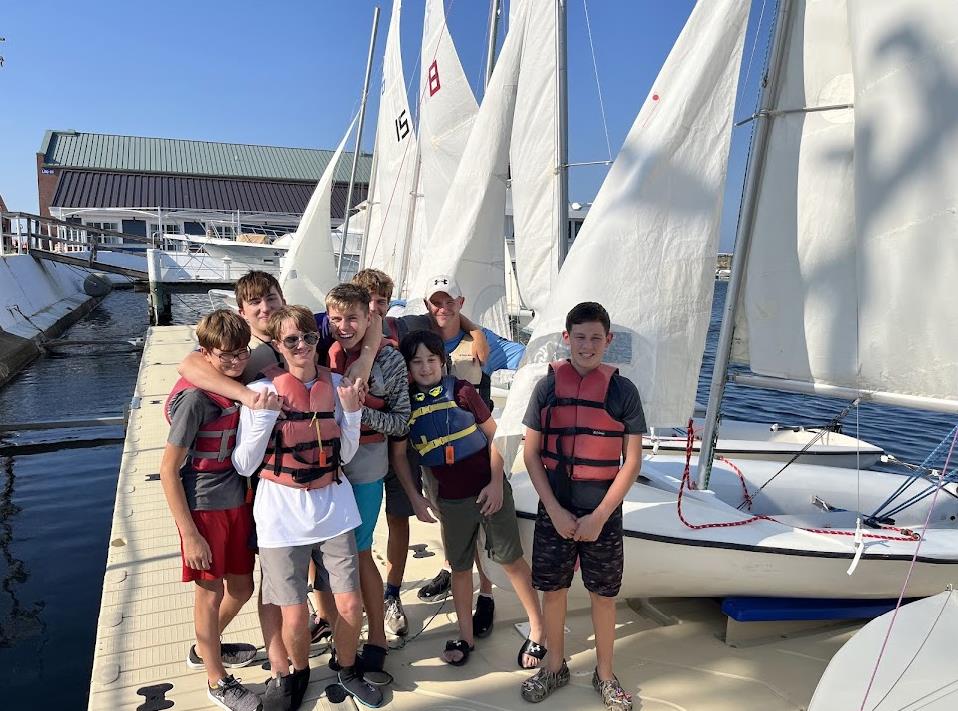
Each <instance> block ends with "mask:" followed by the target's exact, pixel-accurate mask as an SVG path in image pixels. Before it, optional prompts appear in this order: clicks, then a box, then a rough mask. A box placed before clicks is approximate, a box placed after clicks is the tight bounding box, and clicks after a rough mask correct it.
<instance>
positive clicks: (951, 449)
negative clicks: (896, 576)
mask: <svg viewBox="0 0 958 711" xmlns="http://www.w3.org/2000/svg"><path fill="white" fill-rule="evenodd" d="M952 432H953V435H952V437H951V446H949V448H948V456H947V457H946V458H945V466H944V467H943V468H942V472H943V473H947V471H948V465H949V464H950V463H951V455H952V453H953V452H954V451H955V442H956V440H958V425H956V426H955V428H954V429H953V430H952ZM936 449H937V447H936ZM944 482H945V477H944V476H942V478H941V480H940V481H939V482H938V486H937V488H936V489H935V496H934V498H933V499H932V501H931V506H929V507H928V513H927V514H926V515H925V525H924V526H923V527H922V530H928V524H929V523H930V522H931V514H932V512H933V511H934V510H935V503H937V501H938V492H940V491H941V489H942V488H943V487H944ZM922 540H923V539H919V540H918V543H917V544H916V545H915V551H914V553H912V556H911V563H910V564H909V566H908V573H907V574H906V575H905V582H904V583H903V584H902V586H901V592H900V593H898V602H897V603H896V604H895V611H894V612H893V613H892V616H891V620H890V621H889V622H888V629H887V630H886V631H885V639H884V641H882V645H881V650H879V652H878V658H877V659H875V666H874V668H873V669H872V673H871V677H870V678H869V679H868V686H867V687H865V696H864V698H862V704H861V706H860V707H859V711H864V710H865V704H866V703H867V702H868V695H869V694H870V693H871V690H872V685H873V684H874V683H875V677H876V676H877V675H878V667H879V666H880V665H881V660H882V657H883V656H884V655H885V649H886V648H887V647H888V640H889V639H890V638H891V631H892V629H893V628H894V627H895V620H896V619H897V618H898V611H899V610H900V609H901V603H902V600H904V598H905V591H906V590H907V589H908V583H909V582H910V581H911V574H912V573H913V572H914V570H915V562H916V561H917V560H918V552H919V551H920V550H921V543H922ZM886 695H887V694H886ZM882 698H884V697H882Z"/></svg>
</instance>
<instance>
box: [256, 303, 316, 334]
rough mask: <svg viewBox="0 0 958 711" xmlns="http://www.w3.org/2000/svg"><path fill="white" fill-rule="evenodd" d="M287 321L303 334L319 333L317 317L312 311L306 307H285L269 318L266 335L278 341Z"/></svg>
mask: <svg viewBox="0 0 958 711" xmlns="http://www.w3.org/2000/svg"><path fill="white" fill-rule="evenodd" d="M286 321H292V322H293V323H294V324H296V328H298V329H299V330H300V331H302V332H303V333H310V332H312V331H319V326H317V325H316V317H315V316H313V312H312V311H310V310H309V309H307V308H306V307H305V306H284V307H282V308H281V309H279V310H277V311H274V312H273V313H272V314H271V315H270V317H269V322H268V323H267V324H266V333H268V334H269V337H270V338H272V339H273V340H274V341H278V340H279V334H280V333H282V331H283V323H285V322H286Z"/></svg>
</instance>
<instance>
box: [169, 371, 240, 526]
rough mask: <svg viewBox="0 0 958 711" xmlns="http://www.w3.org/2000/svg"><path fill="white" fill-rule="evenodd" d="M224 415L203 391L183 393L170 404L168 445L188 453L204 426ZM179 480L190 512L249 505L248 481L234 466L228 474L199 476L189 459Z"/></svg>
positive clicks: (226, 472) (181, 470)
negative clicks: (181, 448) (182, 448)
mask: <svg viewBox="0 0 958 711" xmlns="http://www.w3.org/2000/svg"><path fill="white" fill-rule="evenodd" d="M221 412H222V410H220V407H219V405H217V404H216V403H215V402H213V401H212V400H211V399H210V398H209V397H207V395H206V394H205V393H204V392H203V391H202V390H199V389H197V388H189V389H188V390H183V391H182V392H180V393H178V394H177V395H176V397H174V398H173V400H172V401H171V402H170V434H169V435H168V436H167V438H166V441H167V442H169V443H170V444H172V445H173V446H175V447H186V448H187V449H189V448H190V447H192V446H193V440H195V439H196V433H197V432H199V431H200V430H201V429H202V425H203V423H205V422H211V421H212V420H215V419H216V418H217V417H219V416H220V413H221ZM180 479H181V480H182V482H183V491H184V492H185V493H186V503H187V504H188V505H189V507H190V510H191V511H220V510H223V509H232V508H236V507H237V506H242V505H243V503H244V502H245V501H246V481H245V480H244V479H243V477H241V476H240V475H239V474H237V473H236V471H235V470H234V469H233V467H232V465H231V466H230V468H229V469H228V470H227V471H225V472H215V473H214V472H202V473H198V472H196V471H195V470H194V469H193V467H192V466H191V465H190V459H189V457H187V459H186V462H185V463H184V464H183V467H182V468H181V469H180Z"/></svg>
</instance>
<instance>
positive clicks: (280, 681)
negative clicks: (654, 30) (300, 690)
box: [260, 675, 293, 711]
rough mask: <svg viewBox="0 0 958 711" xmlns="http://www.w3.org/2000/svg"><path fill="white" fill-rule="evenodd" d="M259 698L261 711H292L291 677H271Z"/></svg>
mask: <svg viewBox="0 0 958 711" xmlns="http://www.w3.org/2000/svg"><path fill="white" fill-rule="evenodd" d="M260 698H261V699H262V701H263V711H293V677H291V676H289V675H287V676H278V677H277V676H271V677H270V678H269V679H267V680H266V690H265V691H264V692H263V695H262V696H261V697H260Z"/></svg>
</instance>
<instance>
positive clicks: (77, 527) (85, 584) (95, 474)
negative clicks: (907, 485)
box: [0, 282, 953, 709]
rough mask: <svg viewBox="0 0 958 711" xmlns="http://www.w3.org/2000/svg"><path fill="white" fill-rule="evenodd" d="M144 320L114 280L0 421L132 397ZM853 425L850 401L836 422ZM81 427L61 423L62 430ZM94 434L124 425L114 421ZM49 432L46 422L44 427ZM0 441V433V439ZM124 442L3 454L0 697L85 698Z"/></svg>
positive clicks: (14, 390) (913, 445) (2, 397)
mask: <svg viewBox="0 0 958 711" xmlns="http://www.w3.org/2000/svg"><path fill="white" fill-rule="evenodd" d="M726 286H727V285H726V284H725V283H722V282H718V283H716V299H715V304H714V307H713V318H712V324H711V328H710V331H709V340H708V348H707V352H706V357H705V362H704V364H703V369H702V374H701V376H700V387H699V399H700V401H702V402H705V401H706V400H707V397H708V386H709V378H710V377H711V368H712V362H713V357H714V348H715V341H716V339H717V336H718V328H719V319H720V316H721V309H722V304H723V301H724V297H725V290H726ZM205 309H208V304H207V302H206V299H205V298H204V297H177V299H176V301H175V303H174V320H175V321H176V322H178V323H195V321H196V320H197V318H198V316H199V314H200V313H201V312H202V311H203V310H205ZM146 327H147V311H146V300H145V296H144V295H142V294H134V293H131V292H116V293H114V294H112V295H110V296H109V297H108V298H107V299H106V300H105V301H104V302H103V304H101V306H100V307H99V308H98V309H97V310H96V311H94V312H93V313H92V314H91V315H89V316H88V317H87V318H86V319H85V320H84V321H83V322H81V323H79V324H77V325H76V326H74V327H73V328H72V329H71V330H70V331H69V332H68V333H67V334H65V335H64V337H65V338H70V339H73V340H96V341H99V342H100V345H97V346H78V347H74V348H71V349H70V350H69V351H68V352H66V354H64V355H60V356H54V357H48V358H45V359H42V360H40V361H38V362H36V363H35V364H34V365H33V366H31V367H30V368H29V369H28V370H27V371H25V372H23V373H21V374H20V375H19V376H18V377H17V378H16V379H15V380H14V381H13V382H12V383H11V384H9V385H8V386H7V387H5V388H3V389H2V390H0V412H2V413H3V415H2V421H3V422H13V421H16V422H26V421H35V420H42V419H49V418H60V417H64V416H71V415H75V416H82V415H90V414H116V413H118V412H120V411H121V410H122V409H123V407H124V406H125V405H126V404H127V403H128V402H129V400H130V397H131V394H132V391H133V385H134V382H135V379H136V372H137V367H138V364H139V359H140V355H139V353H136V352H133V353H130V352H118V351H120V350H123V349H124V348H126V346H125V344H124V343H123V339H126V338H131V337H137V336H142V335H143V334H144V332H145V330H146ZM725 403H726V404H725V412H726V414H727V415H728V416H730V417H736V418H740V419H751V420H759V421H777V422H781V423H784V424H787V423H794V424H799V423H806V424H807V423H824V422H827V421H829V420H831V419H832V417H834V416H835V415H836V414H837V413H838V412H840V411H841V410H842V408H843V407H844V406H845V404H846V403H845V402H844V401H840V400H832V399H829V398H813V397H805V396H797V395H787V394H782V393H775V392H771V391H764V390H757V389H754V388H745V387H741V386H736V385H730V386H729V388H728V390H727V395H726V401H725ZM858 420H859V425H858V429H857V431H858V433H859V436H861V437H863V438H864V439H866V440H869V441H871V442H874V443H876V444H879V445H881V446H883V447H885V448H886V449H887V450H889V451H891V452H893V453H894V454H896V455H897V456H898V457H899V458H901V459H904V460H906V461H911V462H914V463H919V462H921V461H923V460H924V458H925V457H926V455H927V454H928V452H930V451H931V450H932V449H933V448H934V446H935V445H936V444H937V443H938V442H939V441H940V440H941V439H942V438H943V437H944V436H945V435H946V434H947V433H948V432H949V430H950V428H951V426H952V424H953V422H952V419H951V418H949V417H948V416H943V415H938V414H933V413H921V412H915V411H910V410H900V409H897V408H889V407H881V408H879V407H876V406H870V405H864V406H862V408H861V411H860V413H858ZM844 426H845V431H846V432H848V433H850V434H855V433H856V413H855V412H852V413H851V414H850V415H849V417H848V418H847V419H846V420H845V423H844ZM88 434H89V433H78V432H76V431H74V432H61V433H56V435H59V436H64V437H69V436H72V437H79V436H86V435H88ZM97 434H98V435H102V436H106V437H121V436H122V431H118V429H114V430H104V431H102V432H98V433H97ZM42 436H43V437H46V438H49V437H50V436H51V434H49V433H47V434H44V435H42ZM0 446H2V443H0ZM120 455H121V445H120V444H108V445H103V446H98V447H93V448H83V449H61V450H60V451H57V452H52V453H42V454H28V455H20V454H18V455H13V456H10V455H6V456H5V455H0V670H2V672H0V689H3V691H4V692H6V693H5V694H4V698H3V701H2V703H0V706H2V707H3V708H21V707H26V705H27V704H31V705H33V706H35V707H36V706H37V702H38V701H40V704H39V707H40V708H68V709H73V708H83V707H85V706H86V695H87V690H88V687H89V680H90V670H91V666H92V660H93V645H94V640H95V635H96V618H97V613H98V610H99V601H100V592H101V581H102V577H103V569H104V565H105V561H106V550H107V539H108V538H109V533H110V520H111V518H112V511H113V501H114V495H115V488H116V479H117V471H118V469H119V465H120Z"/></svg>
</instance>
